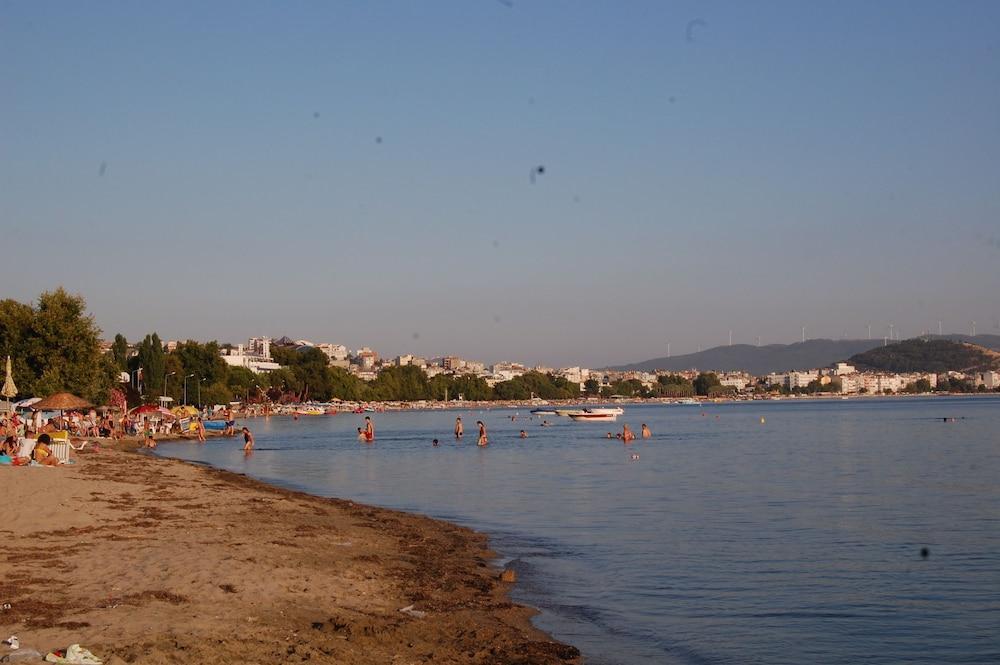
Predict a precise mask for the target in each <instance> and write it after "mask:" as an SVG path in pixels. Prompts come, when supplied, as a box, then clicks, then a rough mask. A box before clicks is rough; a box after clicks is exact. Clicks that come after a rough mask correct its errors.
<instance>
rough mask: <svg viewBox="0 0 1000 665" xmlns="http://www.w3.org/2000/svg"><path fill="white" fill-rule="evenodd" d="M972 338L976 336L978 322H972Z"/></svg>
mask: <svg viewBox="0 0 1000 665" xmlns="http://www.w3.org/2000/svg"><path fill="white" fill-rule="evenodd" d="M972 336H973V337H975V336H976V322H975V321H973V322H972Z"/></svg>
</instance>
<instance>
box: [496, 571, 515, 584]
mask: <svg viewBox="0 0 1000 665" xmlns="http://www.w3.org/2000/svg"><path fill="white" fill-rule="evenodd" d="M500 581H501V582H507V583H508V584H513V583H514V582H516V581H517V571H515V570H514V569H513V568H506V569H504V571H503V572H502V573H500Z"/></svg>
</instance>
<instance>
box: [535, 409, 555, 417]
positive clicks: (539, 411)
mask: <svg viewBox="0 0 1000 665" xmlns="http://www.w3.org/2000/svg"><path fill="white" fill-rule="evenodd" d="M531 415H533V416H554V415H557V414H556V410H555V409H532V410H531Z"/></svg>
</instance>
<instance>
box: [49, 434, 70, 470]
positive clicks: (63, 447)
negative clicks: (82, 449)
mask: <svg viewBox="0 0 1000 665" xmlns="http://www.w3.org/2000/svg"><path fill="white" fill-rule="evenodd" d="M69 448H70V445H69V439H66V440H59V441H55V440H53V441H52V443H50V444H49V450H51V451H52V456H53V457H55V458H56V459H57V460H59V461H60V462H61V463H62V464H65V463H66V462H68V461H69Z"/></svg>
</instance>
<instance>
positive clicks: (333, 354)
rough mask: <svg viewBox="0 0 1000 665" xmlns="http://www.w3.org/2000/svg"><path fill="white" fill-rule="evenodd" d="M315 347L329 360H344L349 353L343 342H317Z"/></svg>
mask: <svg viewBox="0 0 1000 665" xmlns="http://www.w3.org/2000/svg"><path fill="white" fill-rule="evenodd" d="M316 348H317V349H319V350H320V351H322V352H323V353H325V354H326V357H327V358H329V359H330V360H331V361H344V360H347V358H348V356H350V355H351V354H350V352H349V351H348V350H347V347H346V346H344V345H343V344H328V343H326V344H317V345H316Z"/></svg>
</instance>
